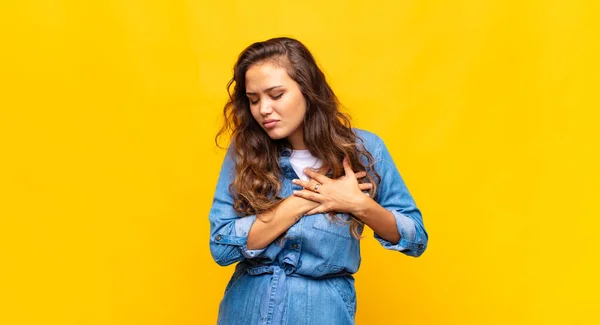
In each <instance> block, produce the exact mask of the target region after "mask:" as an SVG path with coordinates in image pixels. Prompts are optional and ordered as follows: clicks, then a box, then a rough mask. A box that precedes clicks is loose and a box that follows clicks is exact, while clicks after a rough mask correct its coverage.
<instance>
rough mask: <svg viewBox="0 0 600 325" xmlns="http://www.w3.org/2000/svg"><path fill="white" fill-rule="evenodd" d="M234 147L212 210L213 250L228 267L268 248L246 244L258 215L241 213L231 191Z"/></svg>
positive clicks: (223, 166)
mask: <svg viewBox="0 0 600 325" xmlns="http://www.w3.org/2000/svg"><path fill="white" fill-rule="evenodd" d="M231 150H232V149H231V148H229V151H228V154H227V155H226V157H225V159H224V161H223V165H222V167H221V172H220V174H219V180H218V182H217V187H216V190H215V195H214V198H213V204H212V207H211V210H210V213H209V220H210V252H211V255H212V257H213V259H214V260H215V262H217V264H219V265H222V266H225V265H229V264H232V263H235V262H238V261H241V260H242V259H244V258H254V257H257V256H258V255H260V254H261V253H262V252H263V251H264V249H258V250H249V249H248V248H247V247H246V242H247V241H248V233H249V231H250V228H251V227H252V224H254V221H255V220H256V215H248V216H238V215H237V213H236V211H235V210H234V208H233V204H234V199H233V197H232V196H231V193H230V192H229V184H231V182H232V180H233V177H234V164H233V160H232V158H231Z"/></svg>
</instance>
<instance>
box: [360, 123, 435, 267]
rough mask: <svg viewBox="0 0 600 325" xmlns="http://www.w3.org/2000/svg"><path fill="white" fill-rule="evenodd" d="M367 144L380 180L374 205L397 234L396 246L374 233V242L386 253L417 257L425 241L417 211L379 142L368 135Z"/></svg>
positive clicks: (393, 164) (421, 218) (426, 235)
mask: <svg viewBox="0 0 600 325" xmlns="http://www.w3.org/2000/svg"><path fill="white" fill-rule="evenodd" d="M369 140H370V141H371V144H372V146H373V147H372V149H373V152H375V155H374V158H375V165H374V167H375V170H376V171H377V173H378V174H379V175H380V177H381V181H380V183H379V187H378V190H377V193H376V201H377V203H379V205H381V206H382V207H383V208H385V209H387V210H388V211H391V212H392V214H393V215H394V218H395V219H396V227H397V229H398V233H399V234H400V241H399V242H398V243H391V242H389V241H387V240H385V239H383V238H381V237H380V236H379V235H377V234H376V233H375V234H374V235H375V239H377V241H379V242H380V243H381V245H382V246H383V247H384V248H386V249H389V250H394V251H399V252H402V253H404V254H405V255H408V256H414V257H418V256H421V255H422V254H423V252H424V251H425V249H426V248H427V242H428V239H429V237H428V234H427V232H426V231H425V227H424V225H423V217H422V216H421V211H420V210H419V209H418V208H417V206H416V204H415V201H414V200H413V197H412V195H411V194H410V192H409V191H408V188H407V187H406V184H405V183H404V180H403V179H402V176H401V175H400V172H399V171H398V169H397V167H396V164H395V163H394V160H393V159H392V156H391V155H390V153H389V151H388V150H387V148H386V146H385V144H384V142H383V140H381V138H379V137H378V136H376V135H374V134H370V135H369Z"/></svg>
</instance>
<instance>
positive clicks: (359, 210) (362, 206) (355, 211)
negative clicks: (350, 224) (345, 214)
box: [350, 192, 371, 219]
mask: <svg viewBox="0 0 600 325" xmlns="http://www.w3.org/2000/svg"><path fill="white" fill-rule="evenodd" d="M369 200H371V198H370V197H368V196H367V195H365V194H364V193H362V192H361V195H359V196H357V198H356V201H354V203H353V204H352V205H351V206H352V211H350V213H351V214H352V215H354V216H355V217H357V218H359V219H362V217H363V216H364V214H365V210H366V209H367V207H368V203H369V202H368V201H369Z"/></svg>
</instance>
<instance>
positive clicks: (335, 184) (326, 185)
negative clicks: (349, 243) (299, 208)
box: [292, 157, 373, 215]
mask: <svg viewBox="0 0 600 325" xmlns="http://www.w3.org/2000/svg"><path fill="white" fill-rule="evenodd" d="M342 163H343V165H344V171H345V174H346V175H345V176H342V177H340V178H338V179H331V178H329V177H327V176H325V175H323V174H320V173H317V172H314V171H312V170H310V169H306V170H305V171H304V173H305V174H306V175H307V176H308V177H310V178H311V179H310V180H309V181H303V180H300V179H295V180H293V181H292V182H293V183H294V184H297V185H300V186H302V187H304V189H303V190H301V191H294V195H295V196H299V197H302V198H304V199H307V200H310V201H313V202H318V203H319V204H320V205H319V206H317V207H316V208H314V209H312V210H311V211H309V212H307V213H306V214H307V215H309V214H315V213H326V212H329V211H335V212H346V213H351V214H353V212H354V211H356V210H357V209H358V207H359V206H360V205H361V204H362V202H363V201H362V200H364V199H365V198H366V196H365V193H363V192H362V191H364V190H369V189H371V188H372V187H373V185H372V184H371V183H363V184H359V183H358V179H360V178H363V177H365V176H367V173H366V172H364V171H362V172H358V173H356V174H355V173H354V171H353V170H352V167H351V166H350V163H349V162H348V157H345V158H344V161H343V162H342Z"/></svg>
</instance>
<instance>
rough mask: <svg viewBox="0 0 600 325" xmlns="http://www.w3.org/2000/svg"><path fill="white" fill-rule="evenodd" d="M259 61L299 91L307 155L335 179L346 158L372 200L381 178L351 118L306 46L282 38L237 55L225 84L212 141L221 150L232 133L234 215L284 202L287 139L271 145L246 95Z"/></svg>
mask: <svg viewBox="0 0 600 325" xmlns="http://www.w3.org/2000/svg"><path fill="white" fill-rule="evenodd" d="M263 62H272V63H274V64H276V65H279V66H281V67H283V68H285V69H286V71H287V73H288V75H289V76H290V77H291V78H292V79H293V80H294V81H296V83H298V85H299V86H300V90H301V92H302V94H303V95H304V98H305V100H306V114H305V116H304V121H303V127H304V142H305V144H306V147H307V148H308V150H309V151H310V153H311V154H312V155H313V156H315V157H316V158H319V159H320V160H321V161H322V162H323V165H324V166H327V167H328V168H329V173H328V175H329V176H331V177H333V178H338V177H341V176H343V175H344V168H343V164H342V160H343V159H344V156H348V157H349V161H350V165H351V166H352V168H353V170H354V171H355V172H359V171H367V177H366V178H362V179H360V180H359V182H361V183H364V182H369V183H372V184H373V188H372V189H371V190H370V191H369V195H370V196H371V197H373V198H374V197H375V193H376V190H377V184H378V183H379V181H380V176H379V174H378V173H377V172H376V171H375V169H374V168H373V165H374V159H373V156H372V155H371V154H370V153H369V152H368V151H367V150H366V149H365V148H364V146H363V145H362V144H363V140H362V139H361V138H360V137H359V136H358V135H357V134H356V133H355V132H354V131H353V130H352V127H351V123H350V117H349V116H348V115H346V114H344V113H342V112H340V110H339V107H340V103H339V101H338V99H337V97H336V96H335V94H334V93H333V90H331V87H329V85H328V84H327V82H326V80H325V75H324V74H323V72H322V71H321V70H320V69H319V67H318V66H317V63H316V61H315V59H314V57H313V56H312V54H311V53H310V52H309V51H308V49H307V48H306V46H304V45H303V44H302V43H300V42H299V41H297V40H295V39H292V38H287V37H280V38H272V39H269V40H267V41H264V42H257V43H254V44H252V45H250V46H249V47H247V48H246V49H245V50H244V51H243V52H242V53H241V54H240V55H239V57H238V59H237V62H236V63H235V66H234V68H233V78H232V79H231V80H230V81H229V83H228V84H227V92H228V94H229V100H228V101H227V103H226V104H225V107H224V109H223V114H224V124H223V126H222V128H221V129H220V130H219V132H218V133H217V135H216V137H215V142H216V144H217V146H219V141H218V139H219V137H220V136H222V135H224V134H230V137H231V143H232V148H233V156H234V161H235V179H234V180H233V182H232V183H231V184H230V186H229V191H230V192H231V195H232V197H233V198H234V209H235V211H236V212H237V213H238V215H239V216H241V217H243V216H247V215H251V214H259V213H262V212H265V211H267V210H270V209H272V208H273V207H275V206H276V205H277V204H279V202H281V201H282V200H283V198H280V197H279V196H278V193H279V191H280V190H281V181H280V175H281V174H282V170H281V166H280V165H279V153H280V151H281V150H282V149H283V147H289V144H288V143H287V141H286V140H285V139H280V140H273V139H271V138H270V137H269V136H268V135H267V133H266V132H265V131H264V130H263V129H262V127H261V126H260V125H259V123H258V122H257V121H256V120H255V119H254V117H253V116H252V113H251V111H250V103H249V99H248V97H247V96H246V84H245V79H246V71H248V69H249V68H250V67H251V66H252V65H254V64H257V63H263ZM232 87H233V90H232ZM357 140H358V141H359V142H357ZM219 147H220V146H219ZM361 156H362V157H364V158H365V159H366V162H367V164H366V165H365V164H363V162H362V161H361ZM329 215H330V216H331V217H332V218H333V219H334V221H339V220H341V219H340V218H339V217H338V216H337V215H336V213H335V212H330V213H329ZM350 232H351V234H352V235H353V236H354V237H356V238H360V235H361V232H362V222H361V221H360V220H359V219H358V218H356V217H355V216H352V218H351V219H350Z"/></svg>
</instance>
